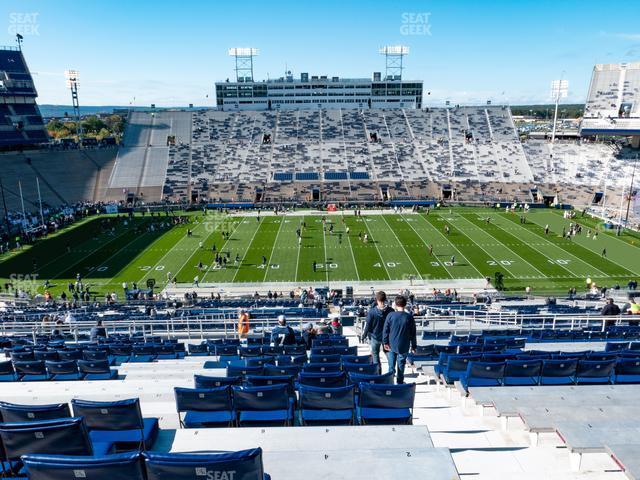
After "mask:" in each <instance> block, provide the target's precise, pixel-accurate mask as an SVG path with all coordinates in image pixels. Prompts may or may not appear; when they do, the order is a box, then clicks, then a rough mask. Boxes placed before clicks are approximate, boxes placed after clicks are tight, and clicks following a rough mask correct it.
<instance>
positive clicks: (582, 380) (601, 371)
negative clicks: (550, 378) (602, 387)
mask: <svg viewBox="0 0 640 480" xmlns="http://www.w3.org/2000/svg"><path fill="white" fill-rule="evenodd" d="M615 366H616V361H615V360H607V361H599V360H580V361H579V362H578V367H577V369H576V383H577V384H579V385H581V384H589V385H593V384H608V383H611V376H612V375H613V371H614V368H615Z"/></svg>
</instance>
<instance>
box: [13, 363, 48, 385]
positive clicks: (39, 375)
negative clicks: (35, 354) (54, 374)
mask: <svg viewBox="0 0 640 480" xmlns="http://www.w3.org/2000/svg"><path fill="white" fill-rule="evenodd" d="M13 368H15V370H16V373H17V374H18V376H19V377H20V380H21V381H23V382H39V381H42V380H49V378H51V377H50V376H49V373H48V372H47V367H46V365H45V364H44V361H42V360H32V361H14V362H13Z"/></svg>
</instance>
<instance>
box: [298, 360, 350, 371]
mask: <svg viewBox="0 0 640 480" xmlns="http://www.w3.org/2000/svg"><path fill="white" fill-rule="evenodd" d="M341 369H342V364H341V363H340V362H335V363H333V362H332V363H306V364H305V365H303V367H302V371H303V372H305V373H311V372H316V373H327V372H339V371H340V370H341Z"/></svg>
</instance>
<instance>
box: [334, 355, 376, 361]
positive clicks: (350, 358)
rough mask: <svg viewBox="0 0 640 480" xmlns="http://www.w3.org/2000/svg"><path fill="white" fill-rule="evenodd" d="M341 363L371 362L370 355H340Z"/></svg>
mask: <svg viewBox="0 0 640 480" xmlns="http://www.w3.org/2000/svg"><path fill="white" fill-rule="evenodd" d="M341 360H342V363H371V362H372V361H373V359H372V358H371V355H342V358H341Z"/></svg>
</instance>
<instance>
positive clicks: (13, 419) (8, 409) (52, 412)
mask: <svg viewBox="0 0 640 480" xmlns="http://www.w3.org/2000/svg"><path fill="white" fill-rule="evenodd" d="M69 417H71V411H70V410H69V405H68V404H66V403H55V404H51V405H18V404H15V403H7V402H0V420H1V421H2V422H4V423H20V422H33V421H41V420H54V419H60V418H69Z"/></svg>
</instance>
